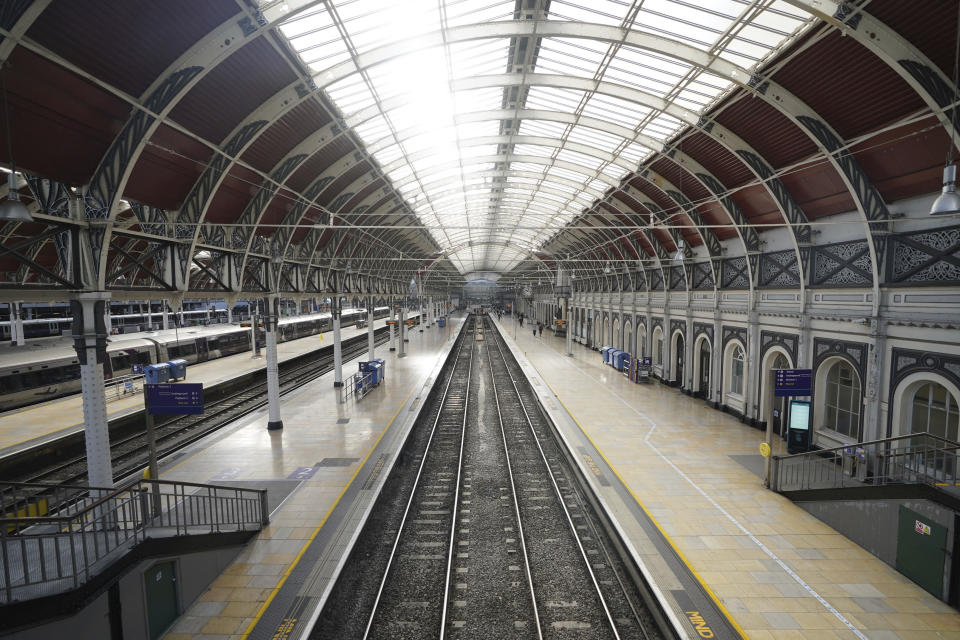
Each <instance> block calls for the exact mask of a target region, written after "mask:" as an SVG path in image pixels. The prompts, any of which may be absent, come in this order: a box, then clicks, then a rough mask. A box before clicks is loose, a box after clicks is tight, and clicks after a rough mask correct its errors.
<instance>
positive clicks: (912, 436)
mask: <svg viewBox="0 0 960 640" xmlns="http://www.w3.org/2000/svg"><path fill="white" fill-rule="evenodd" d="M916 438H931V439H933V440H939V441H940V442H943V443H945V444H948V445H950V446H952V447H956V448H960V442H954V441H953V440H949V439H947V438H944V437H942V436H938V435H936V434H934V433H923V432H921V433H911V434H908V435H903V436H891V437H889V438H881V439H880V440H868V441H867V442H857V443H854V444H842V445H840V446H837V447H831V448H829V449H816V450H813V451H804V452H803V453H791V454H787V455H778V456H773V457H774V458H800V457H803V456H819V455H822V454H824V453H831V452H834V451H840V450H843V449H849V448H850V447H867V446H871V445H875V444H888V443H891V442H897V441H900V440H912V439H916Z"/></svg>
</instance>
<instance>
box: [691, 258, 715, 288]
mask: <svg viewBox="0 0 960 640" xmlns="http://www.w3.org/2000/svg"><path fill="white" fill-rule="evenodd" d="M693 288H694V289H697V290H700V291H702V290H704V289H713V263H712V262H696V263H694V265H693Z"/></svg>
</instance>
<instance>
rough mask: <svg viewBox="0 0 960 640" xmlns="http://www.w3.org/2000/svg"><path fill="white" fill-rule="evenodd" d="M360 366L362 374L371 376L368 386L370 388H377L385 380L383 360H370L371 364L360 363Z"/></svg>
mask: <svg viewBox="0 0 960 640" xmlns="http://www.w3.org/2000/svg"><path fill="white" fill-rule="evenodd" d="M358 364H359V367H360V373H362V374H364V375H368V376H369V380H368V382H367V384H369V385H370V386H376V385H378V384H380V382H381V381H382V380H383V361H382V360H370V361H369V362H360V363H358Z"/></svg>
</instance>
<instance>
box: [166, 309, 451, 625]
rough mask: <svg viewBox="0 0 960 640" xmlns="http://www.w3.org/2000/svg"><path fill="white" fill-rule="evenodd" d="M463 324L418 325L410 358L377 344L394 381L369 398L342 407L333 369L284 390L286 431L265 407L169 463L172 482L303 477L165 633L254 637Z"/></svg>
mask: <svg viewBox="0 0 960 640" xmlns="http://www.w3.org/2000/svg"><path fill="white" fill-rule="evenodd" d="M462 322H463V317H462V316H460V317H451V318H450V319H449V321H448V323H447V326H446V327H443V328H441V327H437V326H433V327H430V328H427V329H424V331H422V332H420V331H419V330H418V329H417V328H414V329H413V330H412V331H411V332H410V334H409V338H410V342H409V343H407V345H406V351H407V356H406V357H405V358H399V357H398V352H391V351H388V345H382V346H379V347H377V354H376V355H377V357H378V358H384V359H385V360H386V381H385V383H384V384H382V385H381V386H380V387H377V388H376V389H375V390H373V391H371V392H370V393H369V394H368V395H367V396H366V397H364V398H363V399H362V400H359V401H353V400H348V401H347V402H346V403H344V404H338V401H337V390H335V389H334V388H333V374H332V373H329V374H326V375H324V376H322V377H320V378H318V379H317V381H316V382H313V383H311V384H308V385H306V386H304V387H301V388H300V389H298V390H297V391H294V392H292V393H290V394H288V395H286V396H284V397H283V405H282V410H281V417H282V419H283V429H282V430H279V431H267V430H266V421H267V417H266V412H265V411H261V412H258V413H255V414H252V415H250V416H248V417H245V418H243V419H241V420H240V421H238V423H237V424H236V425H235V426H231V427H228V428H227V431H228V433H227V435H226V436H225V437H215V439H214V441H213V442H212V443H210V442H207V443H203V442H201V443H200V446H199V447H197V450H196V452H195V453H193V454H192V455H190V454H188V455H187V456H185V457H184V458H181V459H180V460H178V461H177V462H176V463H175V464H174V465H172V466H171V467H169V468H167V467H161V476H162V477H163V478H165V479H169V480H181V481H186V482H200V483H207V482H210V481H217V482H223V483H224V484H242V486H249V485H250V484H251V483H254V484H257V485H258V486H269V485H270V484H271V483H280V482H286V483H293V482H295V483H296V484H297V488H296V490H295V491H293V492H292V493H291V494H290V495H289V497H288V498H287V499H286V500H285V501H284V502H283V503H282V505H280V507H279V509H277V510H275V511H274V513H273V515H272V516H271V521H270V524H269V525H268V526H267V527H266V528H265V529H264V530H263V531H262V532H260V534H259V535H258V536H257V537H256V538H255V539H254V540H253V541H251V542H250V543H248V544H247V545H246V547H244V549H243V550H242V551H241V552H240V555H239V556H238V557H237V558H236V559H235V560H234V562H233V563H232V564H231V565H230V566H229V567H227V568H226V570H225V571H224V572H223V573H222V574H221V575H220V576H219V577H218V578H217V579H216V580H214V582H213V583H212V584H211V585H210V587H209V588H208V589H207V591H206V592H205V593H204V594H203V595H201V596H200V598H199V599H198V600H197V601H196V602H194V604H193V605H192V606H190V607H189V609H188V610H187V611H185V612H184V613H183V614H182V615H181V616H180V618H179V619H178V620H177V622H176V623H174V625H173V627H172V628H171V630H170V631H169V632H168V633H167V634H166V635H165V636H163V638H164V640H239V639H240V638H244V637H246V634H247V633H248V632H249V631H250V630H251V629H252V628H253V625H254V624H255V622H256V620H257V618H258V617H259V615H260V614H262V612H263V611H264V610H265V609H266V607H267V606H269V604H270V601H271V600H272V598H273V594H275V593H276V592H277V591H278V590H279V589H280V587H281V586H282V584H283V580H284V579H285V577H286V576H287V575H288V574H289V572H290V571H291V570H292V569H293V568H294V566H295V565H296V563H297V561H298V560H299V558H300V556H301V555H302V554H303V552H304V551H305V550H306V547H307V545H308V544H309V543H310V541H311V540H312V539H313V538H314V537H315V536H316V535H317V534H318V533H319V531H320V528H321V527H322V526H323V524H324V522H325V520H326V519H327V516H328V515H329V513H330V512H331V511H332V509H333V507H334V506H335V505H336V503H337V500H338V499H339V497H340V495H341V494H342V493H344V492H345V491H346V488H347V487H348V486H349V484H350V483H351V482H352V481H353V478H354V476H355V475H356V474H357V472H358V471H359V470H360V468H361V467H362V466H363V464H364V461H365V459H366V457H367V456H368V455H369V454H370V452H372V451H373V449H374V447H375V446H376V444H377V442H378V441H379V439H380V438H381V436H382V434H384V433H385V432H386V430H387V428H389V426H390V425H391V423H392V422H393V421H394V419H395V418H397V414H398V412H399V411H400V410H401V408H402V407H403V406H404V404H405V403H406V402H407V399H408V398H409V397H410V396H411V394H412V393H413V391H414V390H415V389H418V388H421V387H422V385H423V382H424V377H425V376H426V375H428V373H429V372H430V371H431V370H432V369H433V367H434V366H435V365H436V363H437V358H438V354H439V353H440V352H441V351H442V350H443V348H444V347H445V345H447V344H448V343H449V342H450V341H451V340H452V338H453V337H454V336H455V335H456V333H457V331H458V330H459V328H460V326H461V324H462ZM248 357H249V356H248ZM355 370H356V368H355V365H354V366H353V367H350V373H354V372H355ZM346 374H347V370H346V368H345V370H344V376H345V377H346Z"/></svg>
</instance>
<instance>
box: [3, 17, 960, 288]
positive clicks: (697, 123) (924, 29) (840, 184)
mask: <svg viewBox="0 0 960 640" xmlns="http://www.w3.org/2000/svg"><path fill="white" fill-rule="evenodd" d="M957 8H958V7H957V3H955V2H943V1H942V0H916V1H914V2H909V3H905V2H902V1H900V0H863V1H861V2H839V3H838V2H833V1H830V0H711V1H710V2H706V3H705V2H692V1H690V0H589V1H587V0H577V1H574V0H508V1H500V0H441V1H440V2H437V0H404V1H403V2H396V1H394V0H326V1H320V0H204V1H203V2H196V1H195V0H165V1H164V2H130V1H129V0H100V1H98V2H97V3H95V4H93V5H91V4H89V3H79V2H72V1H70V0H11V1H9V2H5V3H3V5H2V7H0V37H2V40H0V58H2V59H3V60H4V69H3V78H4V83H5V95H6V104H7V108H6V109H5V111H6V112H7V114H8V116H9V121H10V131H11V134H12V135H10V136H7V134H6V133H5V131H6V129H4V132H3V133H2V135H3V137H4V140H3V143H2V144H0V162H2V163H3V164H4V165H6V166H7V167H9V166H10V164H11V153H10V152H9V151H8V148H12V157H13V160H14V161H15V165H16V169H17V171H18V172H20V173H18V177H17V187H18V193H19V194H20V196H21V198H22V199H23V200H24V201H26V202H28V203H29V205H30V207H31V210H32V212H33V214H34V220H33V221H32V222H6V223H4V226H3V229H2V234H3V238H2V248H3V252H2V254H0V287H3V288H5V289H8V290H16V291H19V292H24V291H36V292H47V293H50V294H51V295H54V294H55V293H56V292H57V291H63V290H76V289H93V290H113V291H117V292H127V293H129V294H130V295H134V294H137V295H142V292H149V291H158V292H173V293H174V294H176V293H184V292H193V293H196V292H207V293H210V294H211V295H213V294H215V293H223V294H224V295H229V294H240V293H251V292H258V291H270V290H279V291H285V292H294V293H295V292H302V293H310V292H322V291H331V290H333V291H341V290H343V291H360V290H365V291H373V292H380V293H392V292H400V293H402V292H403V291H404V290H405V289H406V285H407V283H408V282H409V280H410V279H411V278H420V279H421V280H422V279H424V278H428V277H429V278H431V279H432V281H433V282H434V283H437V284H457V283H463V282H465V281H467V280H470V279H471V277H472V276H471V274H477V273H483V274H488V273H490V274H498V275H499V276H502V278H501V282H510V281H514V280H522V279H524V278H525V277H527V276H530V275H531V274H536V277H538V278H541V277H542V274H543V273H544V272H545V271H550V270H556V269H557V268H558V267H560V266H563V267H564V268H565V269H566V270H567V271H568V272H573V273H575V274H576V273H579V274H581V275H584V276H586V277H597V278H599V279H601V280H602V279H603V276H604V274H606V275H609V274H610V273H611V271H612V272H613V273H614V274H619V275H621V276H623V277H628V278H629V279H630V280H631V282H632V283H633V284H634V285H638V286H639V285H641V284H642V286H646V287H654V286H655V285H656V284H657V283H659V286H661V287H664V288H674V286H675V285H677V283H679V284H680V286H683V287H686V288H688V289H694V288H703V287H705V286H706V287H714V288H719V287H723V286H730V285H733V286H742V285H743V283H746V284H745V285H743V286H746V287H748V288H754V287H758V286H779V285H778V284H777V283H780V284H783V285H784V286H795V287H797V288H803V286H805V283H808V282H812V281H813V280H814V279H815V278H813V277H812V276H810V277H808V276H807V275H797V274H796V273H794V272H798V273H799V272H802V271H805V270H808V269H810V268H812V267H810V266H808V265H810V264H812V263H813V262H815V260H814V259H813V258H812V257H811V256H812V255H813V254H814V253H817V251H816V250H813V249H811V247H813V246H821V245H827V244H829V243H831V242H833V241H835V240H843V241H856V242H859V243H860V245H862V248H861V249H857V250H853V253H851V250H849V249H844V250H842V251H841V250H840V249H837V250H836V251H835V252H834V253H833V254H829V253H828V254H826V255H828V257H829V255H833V256H834V258H836V259H837V260H840V261H841V262H843V260H847V262H846V263H843V264H840V266H839V267H838V269H837V270H835V271H836V273H833V274H832V275H830V276H829V277H837V278H847V279H849V278H851V277H852V276H851V275H850V274H851V273H852V274H854V275H857V277H859V278H860V280H857V281H856V282H855V283H854V284H862V285H863V286H868V287H869V286H873V287H878V286H880V284H881V283H883V282H884V281H885V280H888V279H889V278H890V277H891V276H890V274H891V273H892V272H893V271H892V269H893V268H892V267H890V266H889V265H888V264H887V262H888V261H889V260H890V257H889V252H888V251H887V250H888V248H889V243H890V239H889V237H888V236H889V235H890V233H891V229H892V226H891V225H892V221H894V220H900V221H902V220H904V219H907V220H916V221H917V222H916V223H915V225H920V226H921V227H923V228H928V227H930V226H937V227H944V228H946V227H948V226H950V225H955V224H956V222H957V221H956V219H954V218H952V217H950V216H946V217H943V218H930V217H929V216H927V215H926V210H925V209H924V206H925V207H926V208H929V202H927V203H926V205H924V204H923V202H922V200H923V198H924V197H927V196H929V197H930V198H931V199H932V197H933V195H934V194H935V193H936V192H937V191H938V190H939V187H940V184H941V170H942V166H943V160H944V156H945V155H946V152H947V150H948V148H949V146H950V144H951V142H950V134H951V133H952V132H953V127H952V125H951V115H952V108H953V107H954V106H955V103H956V88H955V81H954V80H953V76H954V69H955V65H956V59H955V52H954V51H955V50H954V44H955V39H956V36H957V33H956V30H957V13H956V11H957ZM8 143H9V147H8ZM918 203H919V204H918ZM898 224H900V225H901V226H902V224H903V222H899V223H898ZM860 245H858V246H860ZM837 252H839V253H837ZM844 252H846V253H844ZM678 253H679V254H681V255H683V256H685V257H686V258H689V260H687V261H685V262H684V263H683V264H684V267H683V268H682V269H678V268H676V267H675V264H676V256H677V254H678ZM779 253H783V254H784V255H786V254H789V255H786V257H785V258H784V259H781V258H780V257H777V256H778V255H779ZM947 253H951V255H953V254H954V253H955V249H954V250H951V251H948V252H947ZM841 254H843V255H841ZM817 255H818V256H819V255H820V254H819V253H817ZM763 256H767V257H763ZM791 256H792V258H791ZM843 256H846V257H843ZM942 257H943V256H940V258H942ZM948 257H950V256H948ZM736 259H739V260H741V261H742V267H738V266H737V265H738V264H740V263H737V262H736ZM827 259H828V258H826V257H825V258H820V262H819V263H817V264H826V262H825V261H826V260H827ZM831 259H833V258H831ZM938 259H939V258H938ZM764 260H766V261H767V262H769V261H771V260H772V261H773V264H774V267H771V268H767V267H764V265H765V264H767V262H764ZM791 260H792V262H791ZM728 263H729V264H728ZM777 264H779V265H780V267H779V272H778V273H774V274H773V277H770V278H768V277H767V275H769V274H767V272H769V271H770V270H771V269H772V270H773V271H777V267H776V265H777ZM950 264H952V265H953V266H952V267H950V266H949V265H948V267H947V268H948V270H949V269H950V268H953V269H954V270H956V271H957V273H955V274H954V275H953V276H952V278H953V279H954V280H956V279H960V268H958V267H957V265H956V264H953V263H950ZM697 265H700V266H699V267H698V266H697ZM765 268H766V269H767V271H764V269H765ZM730 269H732V270H733V271H732V272H731V273H734V272H736V273H734V276H737V275H739V276H742V281H743V283H741V282H740V280H737V279H736V278H734V279H733V280H731V279H730V277H728V275H727V271H729V270H730ZM737 269H740V271H739V272H737ZM844 269H846V270H847V271H849V272H850V273H848V274H846V275H844V271H843V270H844ZM828 271H829V269H828ZM678 273H679V274H680V275H677V274H678ZM791 273H794V276H790V274H791ZM765 274H767V275H765ZM838 274H839V275H838ZM817 277H819V276H817ZM824 277H827V276H824ZM791 278H793V279H791ZM948 279H949V278H948ZM738 283H740V284H738ZM784 283H785V284H784Z"/></svg>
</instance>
